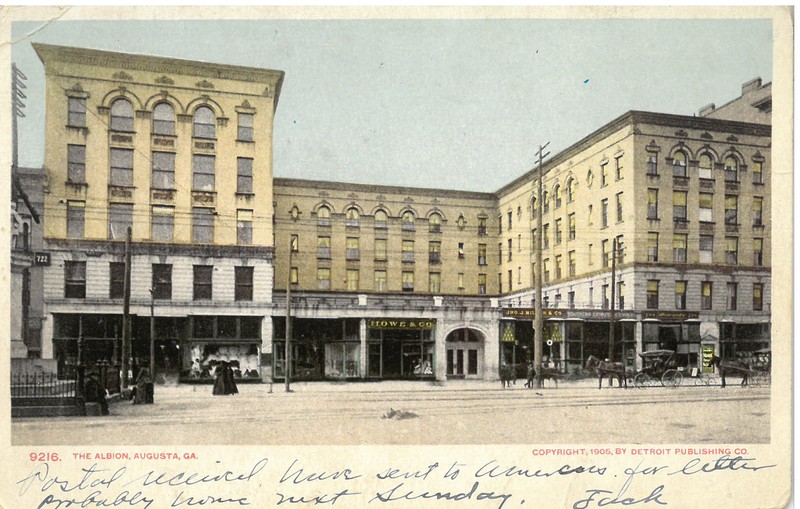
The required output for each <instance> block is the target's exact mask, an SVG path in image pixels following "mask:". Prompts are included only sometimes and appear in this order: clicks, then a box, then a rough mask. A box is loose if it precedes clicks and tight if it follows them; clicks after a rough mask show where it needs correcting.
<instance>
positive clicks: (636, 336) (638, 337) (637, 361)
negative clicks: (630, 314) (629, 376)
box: [634, 322, 644, 371]
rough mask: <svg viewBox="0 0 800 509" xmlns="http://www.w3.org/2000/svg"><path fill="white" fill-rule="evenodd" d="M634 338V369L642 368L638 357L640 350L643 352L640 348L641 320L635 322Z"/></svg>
mask: <svg viewBox="0 0 800 509" xmlns="http://www.w3.org/2000/svg"><path fill="white" fill-rule="evenodd" d="M634 339H635V340H636V354H637V355H636V371H639V370H640V369H642V358H641V357H639V355H638V354H639V353H640V352H644V349H643V348H642V322H636V332H635V338H634Z"/></svg>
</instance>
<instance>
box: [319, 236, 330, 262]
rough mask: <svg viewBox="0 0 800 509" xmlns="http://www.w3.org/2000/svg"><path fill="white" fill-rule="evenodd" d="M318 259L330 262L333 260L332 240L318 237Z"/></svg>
mask: <svg viewBox="0 0 800 509" xmlns="http://www.w3.org/2000/svg"><path fill="white" fill-rule="evenodd" d="M317 258H321V259H323V260H330V258H331V238H330V237H317Z"/></svg>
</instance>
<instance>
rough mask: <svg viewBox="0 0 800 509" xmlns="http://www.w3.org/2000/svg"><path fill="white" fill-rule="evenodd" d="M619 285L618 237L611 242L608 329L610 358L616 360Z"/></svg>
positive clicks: (612, 360)
mask: <svg viewBox="0 0 800 509" xmlns="http://www.w3.org/2000/svg"><path fill="white" fill-rule="evenodd" d="M616 286H617V239H616V238H615V239H614V241H613V242H612V243H611V322H610V323H609V326H608V327H609V331H608V360H609V361H611V362H614V340H615V338H614V335H615V332H616V330H615V329H616V327H615V322H616V314H615V312H614V308H615V305H614V300H615V298H616V292H615V289H616Z"/></svg>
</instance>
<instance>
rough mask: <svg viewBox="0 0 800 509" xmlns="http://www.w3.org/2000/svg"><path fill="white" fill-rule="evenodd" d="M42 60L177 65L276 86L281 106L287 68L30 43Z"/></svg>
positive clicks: (154, 68)
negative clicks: (278, 68)
mask: <svg viewBox="0 0 800 509" xmlns="http://www.w3.org/2000/svg"><path fill="white" fill-rule="evenodd" d="M31 46H33V49H34V50H35V51H36V54H37V55H38V57H39V60H41V61H42V64H44V66H45V69H47V67H48V64H49V63H51V62H68V63H74V64H85V65H102V66H105V67H118V68H124V69H131V70H138V71H151V72H163V73H165V74H169V73H174V72H175V68H176V67H180V68H183V69H185V71H183V72H182V73H181V74H194V75H197V76H200V77H209V78H219V79H230V80H235V81H244V82H250V83H265V84H268V85H271V86H272V88H273V89H274V93H273V96H274V100H275V107H276V108H277V106H278V98H279V97H280V93H281V87H282V85H283V78H284V75H285V73H284V71H278V70H273V69H263V68H260V67H246V66H240V65H230V64H217V63H212V62H200V61H197V60H186V59H180V58H172V57H159V56H153V55H141V54H136V53H121V52H115V51H106V50H98V49H89V48H77V47H74V46H56V45H53V44H42V43H38V42H33V43H31Z"/></svg>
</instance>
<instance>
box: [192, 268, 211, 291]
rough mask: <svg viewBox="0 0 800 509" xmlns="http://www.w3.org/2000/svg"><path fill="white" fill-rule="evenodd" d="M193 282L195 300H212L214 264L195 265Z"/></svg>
mask: <svg viewBox="0 0 800 509" xmlns="http://www.w3.org/2000/svg"><path fill="white" fill-rule="evenodd" d="M193 268H194V280H193V284H192V289H193V297H192V298H193V299H194V300H211V294H212V284H211V283H212V278H213V274H214V266H213V265H195V266H194V267H193Z"/></svg>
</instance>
